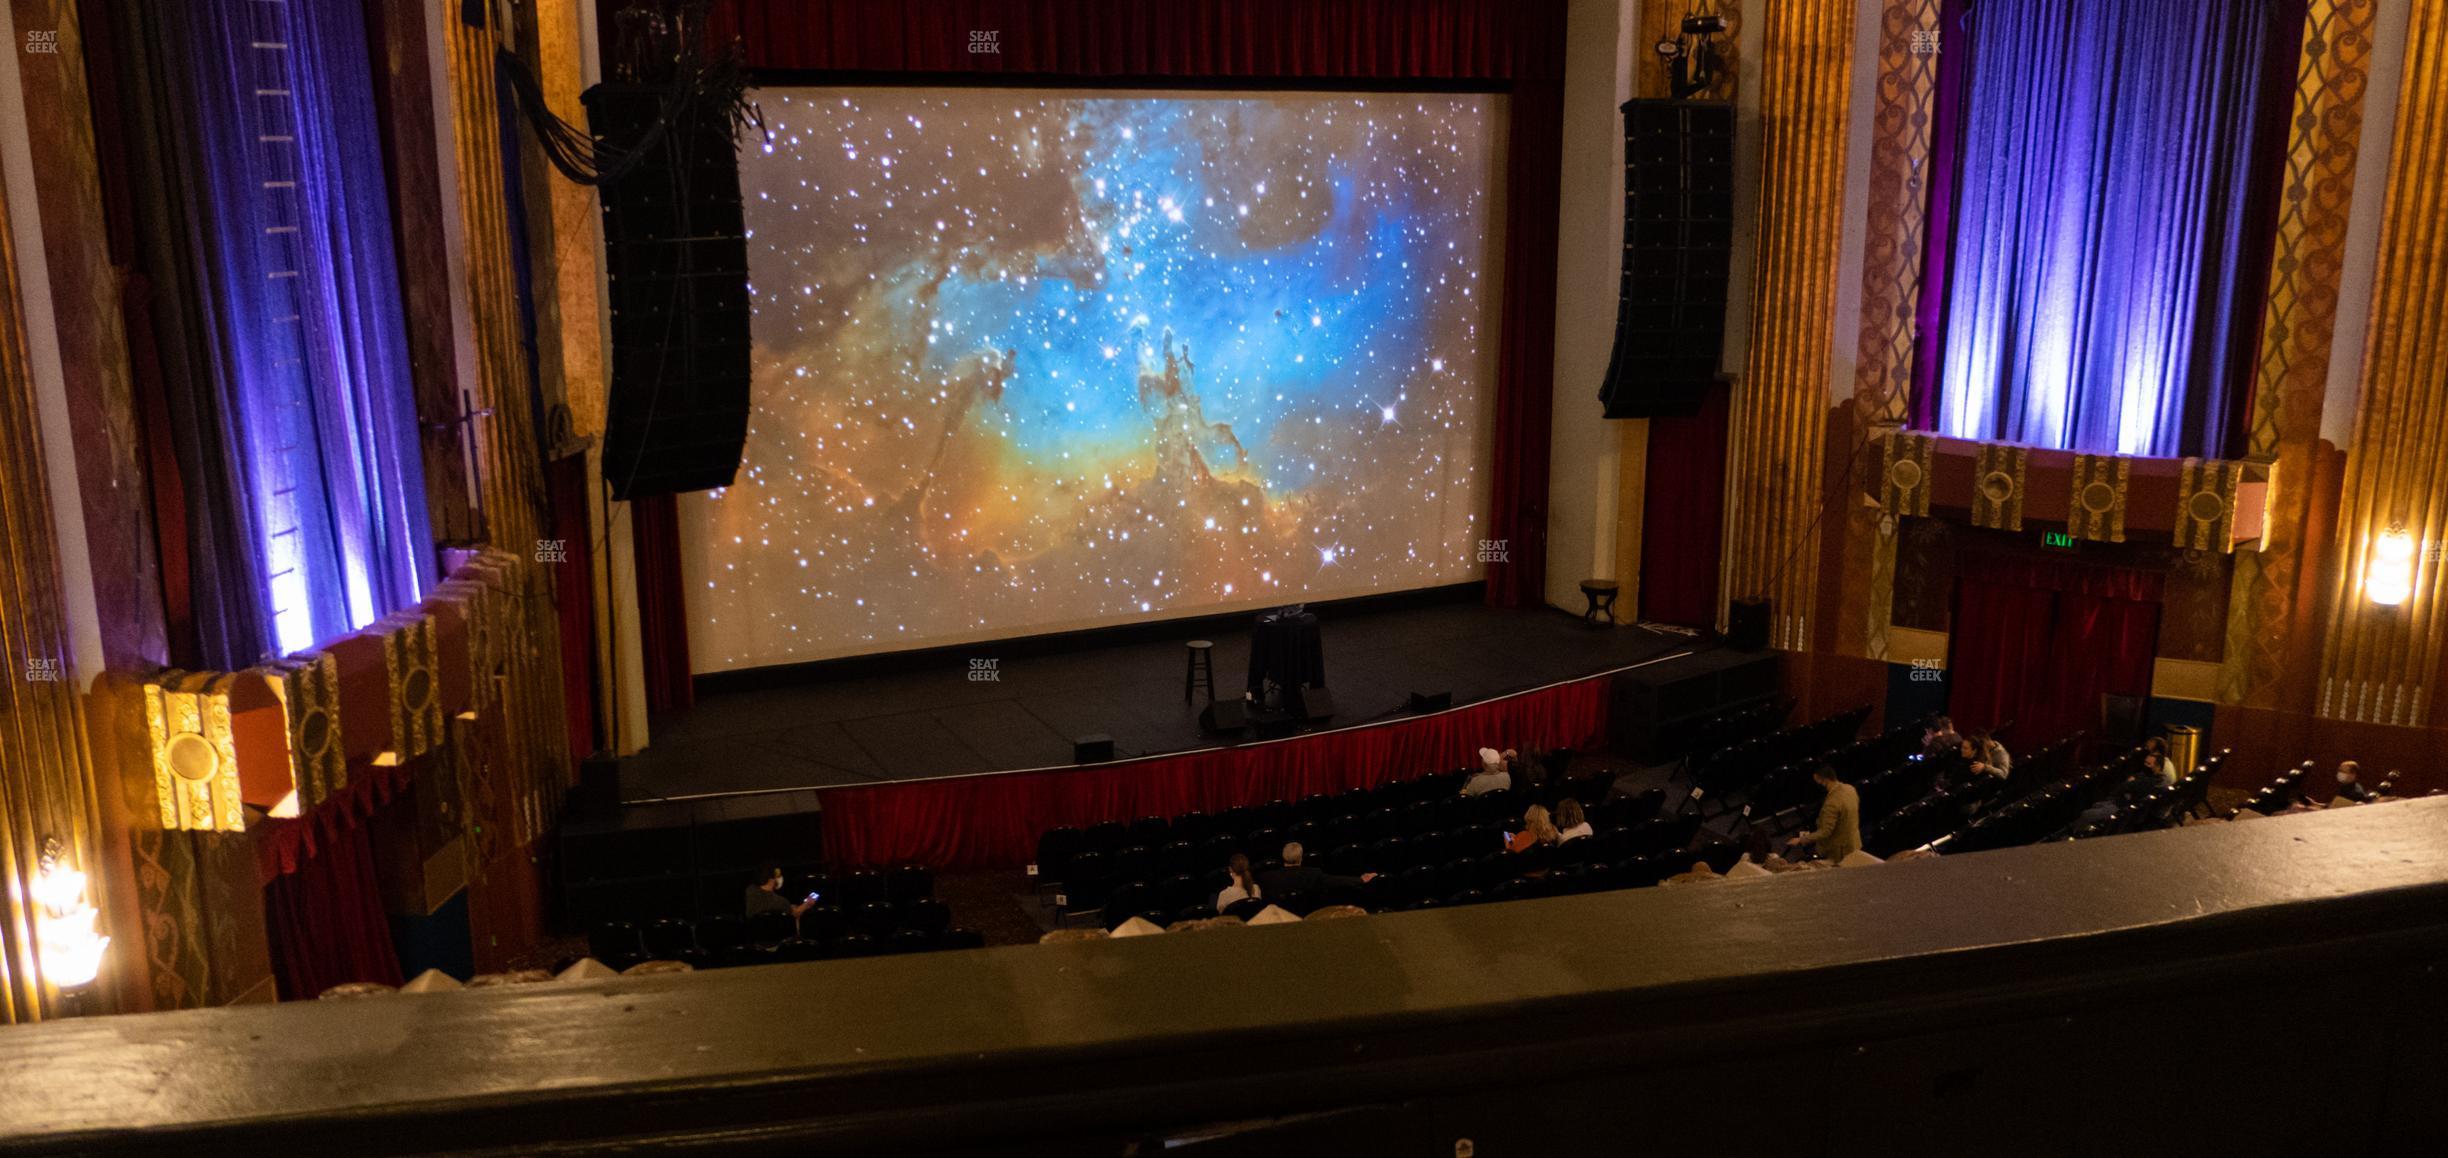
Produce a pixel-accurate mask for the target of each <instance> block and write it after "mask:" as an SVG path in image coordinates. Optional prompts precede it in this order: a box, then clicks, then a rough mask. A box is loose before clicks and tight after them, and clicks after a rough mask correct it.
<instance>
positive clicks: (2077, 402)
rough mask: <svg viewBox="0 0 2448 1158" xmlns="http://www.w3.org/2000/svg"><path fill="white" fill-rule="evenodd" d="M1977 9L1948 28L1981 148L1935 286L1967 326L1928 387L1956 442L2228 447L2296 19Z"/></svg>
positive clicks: (2004, 4)
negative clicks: (2264, 157) (2241, 330)
mask: <svg viewBox="0 0 2448 1158" xmlns="http://www.w3.org/2000/svg"><path fill="white" fill-rule="evenodd" d="M1967 7H1969V8H1970V9H1971V11H1970V14H1969V16H1968V17H1967V18H1966V19H1964V20H1963V21H1962V22H1961V23H1960V24H1958V25H1955V26H1951V27H1948V28H1947V29H1946V30H1945V33H1944V35H1945V36H1946V37H1947V38H1949V41H1950V42H1949V43H1946V44H1945V45H1944V51H1947V52H1949V53H1950V54H1954V53H1958V52H1960V53H1963V54H1964V56H1963V57H1962V58H1960V59H1966V60H1968V61H1969V65H1968V67H1967V68H1966V69H1964V70H1963V71H1964V73H1965V74H1966V75H1965V76H1964V80H1963V83H1962V87H1961V89H1960V90H1959V91H1957V92H1955V93H1951V94H1947V95H1948V96H1949V97H1951V98H1952V99H1953V100H1955V101H1958V102H1960V104H1959V108H1958V110H1957V111H1959V113H1960V115H1959V116H1957V117H1955V118H1954V122H1955V124H1956V125H1957V126H1959V127H1958V128H1957V132H1958V134H1959V135H1958V136H1956V137H1955V139H1954V141H1953V142H1952V143H1953V144H1954V146H1955V147H1956V150H1957V152H1956V154H1955V160H1954V166H1953V168H1954V172H1953V174H1952V178H1953V182H1952V185H1951V187H1950V188H1948V189H1946V190H1943V191H1942V194H1944V195H1947V196H1945V197H1943V198H1942V199H1947V200H1949V201H1950V203H1951V206H1952V220H1951V221H1950V222H1944V223H1940V222H1933V226H1934V227H1936V228H1943V229H1944V230H1945V231H1946V236H1945V237H1944V238H1943V239H1938V240H1939V244H1938V245H1937V246H1936V247H1934V248H1933V253H1944V254H1946V255H1947V258H1946V261H1945V262H1944V263H1943V267H1942V268H1941V269H1939V270H1937V271H1935V273H1934V277H1933V284H1932V292H1934V293H1937V294H1939V295H1942V297H1941V301H1940V304H1942V306H1943V316H1944V318H1945V322H1944V325H1943V332H1942V333H1938V334H1930V335H1927V338H1928V339H1929V340H1931V341H1934V342H1935V343H1937V345H1938V351H1937V352H1938V357H1936V358H1935V359H1931V360H1929V361H1928V362H1925V369H1924V373H1925V375H1926V374H1929V373H1931V372H1933V371H1934V373H1935V375H1936V380H1935V381H1929V380H1926V379H1925V380H1924V381H1923V382H1921V383H1919V384H1918V387H1919V389H1920V390H1922V391H1924V392H1925V397H1928V396H1929V394H1928V392H1932V391H1934V392H1935V394H1934V397H1935V399H1936V402H1937V406H1936V426H1937V428H1938V429H1939V430H1940V431H1941V432H1943V433H1946V434H1950V435H1954V436H1957V437H1962V438H1978V439H1994V440H2002V441H2008V442H2019V443H2027V444H2030V445H2034V446H2043V447H2054V448H2059V449H2069V450H2086V451H2094V452H2105V453H2120V454H2139V455H2180V454H2218V453H2221V451H2222V450H2223V449H2224V448H2223V447H2222V446H2221V445H2220V444H2221V442H2222V436H2223V434H2224V432H2226V431H2227V430H2228V429H2229V427H2230V419H2231V415H2230V413H2229V411H2230V405H2231V404H2230V396H2231V387H2232V385H2233V384H2234V383H2235V382H2238V381H2241V380H2243V379H2244V378H2245V377H2246V376H2245V375H2244V374H2242V373H2241V372H2240V370H2241V366H2240V364H2239V363H2238V361H2237V359H2239V358H2242V357H2249V343H2241V342H2237V341H2234V340H2233V337H2234V331H2235V330H2236V328H2237V327H2251V326H2253V325H2254V324H2255V323H2256V321H2257V314H2256V311H2255V310H2254V308H2253V307H2254V303H2253V302H2251V301H2250V300H2248V299H2250V298H2251V297H2253V296H2254V292H2253V289H2252V287H2256V286H2258V285H2260V284H2261V282H2262V278H2263V277H2264V276H2265V273H2266V271H2265V270H2263V269H2260V268H2256V266H2257V265H2262V264H2266V258H2265V257H2264V256H2262V255H2263V254H2264V253H2265V250H2263V248H2262V247H2261V245H2260V244H2259V243H2258V241H2257V238H2256V234H2255V230H2256V228H2261V227H2265V222H2264V221H2263V217H2264V215H2263V214H2262V213H2259V212H2256V207H2257V206H2258V205H2259V204H2260V201H2259V199H2258V198H2256V197H2255V195H2254V193H2253V185H2254V180H2253V177H2254V171H2255V169H2256V166H2255V164H2254V160H2255V153H2256V150H2255V148H2254V144H2255V142H2256V141H2258V140H2261V139H2263V138H2264V137H2265V133H2266V130H2267V128H2268V124H2269V121H2268V118H2271V117H2283V116H2284V115H2285V107H2284V99H2283V97H2284V86H2269V85H2265V84H2264V83H2263V73H2264V70H2265V69H2266V68H2268V67H2269V66H2270V62H2271V60H2272V51H2273V49H2275V48H2283V47H2289V46H2291V44H2292V41H2291V40H2286V41H2282V40H2281V39H2280V38H2282V37H2285V36H2288V35H2290V33H2289V32H2288V31H2287V30H2286V29H2285V28H2284V24H2283V20H2282V18H2281V17H2280V14H2279V10H2280V9H2281V8H2284V7H2287V5H2285V4H2284V3H2283V2H2282V0H2194V2H2188V3H2176V4H2172V3H2167V2H2166V0H1980V2H1979V3H1978V4H1977V5H1972V6H1967ZM1958 38H1960V41H1958ZM2273 93H2276V94H2277V99H2272V94H2273ZM1947 177H1948V175H1947V174H1944V173H1941V174H1939V175H1938V178H1939V179H1940V180H1946V179H1947ZM1926 312H1927V311H1925V313H1926ZM1929 363H1934V365H1930V364H1929ZM1924 413H1925V414H1926V413H1927V410H1926V409H1925V410H1924Z"/></svg>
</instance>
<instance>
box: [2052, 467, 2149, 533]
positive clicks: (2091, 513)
mask: <svg viewBox="0 0 2448 1158" xmlns="http://www.w3.org/2000/svg"><path fill="white" fill-rule="evenodd" d="M2132 473H2133V462H2132V460H2130V459H2127V458H2124V457H2121V456H2119V455H2113V454H2077V455H2075V456H2074V482H2073V487H2074V493H2073V495H2072V497H2071V501H2069V502H2068V503H2067V504H2066V531H2067V532H2068V533H2069V534H2072V535H2073V536H2074V537H2075V538H2077V539H2090V540H2092V541H2094V542H2102V543H2122V542H2124V541H2125V485H2126V480H2127V479H2128V477H2130V476H2131V474H2132Z"/></svg>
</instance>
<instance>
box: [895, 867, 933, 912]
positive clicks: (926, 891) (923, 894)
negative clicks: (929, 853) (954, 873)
mask: <svg viewBox="0 0 2448 1158" xmlns="http://www.w3.org/2000/svg"><path fill="white" fill-rule="evenodd" d="M934 895H935V870H933V869H931V868H928V867H926V866H925V865H916V864H909V865H902V866H901V867H899V868H896V869H894V870H893V871H892V873H891V875H889V876H888V877H886V878H885V883H884V899H885V900H888V901H891V902H892V903H894V904H896V905H905V904H908V903H909V902H911V901H923V900H925V899H927V898H928V897H932V896H934Z"/></svg>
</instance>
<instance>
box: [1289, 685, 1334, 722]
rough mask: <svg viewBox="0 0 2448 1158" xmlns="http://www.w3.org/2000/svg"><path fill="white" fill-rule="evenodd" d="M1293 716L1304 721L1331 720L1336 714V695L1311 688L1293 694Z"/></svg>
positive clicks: (1317, 688) (1319, 688)
mask: <svg viewBox="0 0 2448 1158" xmlns="http://www.w3.org/2000/svg"><path fill="white" fill-rule="evenodd" d="M1292 714H1294V715H1296V716H1299V717H1300V718H1301V719H1304V720H1324V719H1331V718H1333V716H1334V714H1335V705H1334V693H1333V692H1329V691H1327V690H1326V689H1324V688H1321V687H1316V686H1314V685H1313V686H1309V687H1304V688H1302V689H1300V690H1299V691H1297V692H1294V693H1292Z"/></svg>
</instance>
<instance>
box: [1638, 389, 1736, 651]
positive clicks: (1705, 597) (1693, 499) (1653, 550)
mask: <svg viewBox="0 0 2448 1158" xmlns="http://www.w3.org/2000/svg"><path fill="white" fill-rule="evenodd" d="M1733 396H1734V388H1733V387H1731V386H1728V385H1725V384H1723V383H1719V384H1717V385H1715V386H1711V387H1709V389H1708V394H1707V395H1706V396H1705V397H1704V398H1703V400H1702V401H1701V404H1700V412H1699V413H1697V414H1693V415H1689V416H1685V417H1679V418H1652V419H1650V420H1649V472H1648V481H1647V482H1646V484H1644V486H1643V487H1642V496H1641V573H1640V617H1641V618H1643V619H1650V620H1655V621H1657V622H1659V623H1672V624H1676V625H1679V626H1682V627H1697V628H1701V629H1703V630H1706V629H1709V628H1713V627H1715V626H1717V564H1718V558H1719V556H1720V554H1722V552H1723V545H1724V540H1725V469H1726V421H1727V417H1728V415H1729V414H1730V413H1731V411H1732V408H1733V402H1732V399H1733Z"/></svg>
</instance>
